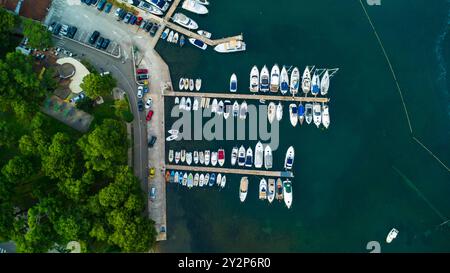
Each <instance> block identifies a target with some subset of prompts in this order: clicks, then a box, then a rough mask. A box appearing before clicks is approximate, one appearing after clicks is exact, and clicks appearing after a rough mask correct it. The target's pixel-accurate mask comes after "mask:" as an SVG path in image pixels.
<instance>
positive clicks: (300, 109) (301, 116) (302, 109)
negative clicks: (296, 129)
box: [298, 103, 305, 125]
mask: <svg viewBox="0 0 450 273" xmlns="http://www.w3.org/2000/svg"><path fill="white" fill-rule="evenodd" d="M303 120H305V106H303V104H302V103H300V104H299V105H298V121H299V122H300V125H302V124H303Z"/></svg>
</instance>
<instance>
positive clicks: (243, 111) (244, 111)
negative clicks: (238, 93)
mask: <svg viewBox="0 0 450 273" xmlns="http://www.w3.org/2000/svg"><path fill="white" fill-rule="evenodd" d="M239 118H240V119H245V118H247V103H246V102H245V100H244V101H243V102H242V103H241V108H240V110H239Z"/></svg>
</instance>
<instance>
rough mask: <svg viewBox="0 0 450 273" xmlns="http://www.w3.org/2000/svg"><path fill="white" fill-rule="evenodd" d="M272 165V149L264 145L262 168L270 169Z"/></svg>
mask: <svg viewBox="0 0 450 273" xmlns="http://www.w3.org/2000/svg"><path fill="white" fill-rule="evenodd" d="M272 164H273V157H272V149H271V148H270V145H266V148H265V149H264V168H266V169H267V170H268V169H272Z"/></svg>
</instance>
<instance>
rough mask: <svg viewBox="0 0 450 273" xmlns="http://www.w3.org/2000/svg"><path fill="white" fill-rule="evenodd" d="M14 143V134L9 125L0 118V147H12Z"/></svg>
mask: <svg viewBox="0 0 450 273" xmlns="http://www.w3.org/2000/svg"><path fill="white" fill-rule="evenodd" d="M14 144H15V136H14V134H13V131H12V130H11V126H10V125H9V124H8V123H6V121H1V120H0V147H8V148H10V147H12V146H14Z"/></svg>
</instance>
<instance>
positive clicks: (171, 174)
mask: <svg viewBox="0 0 450 273" xmlns="http://www.w3.org/2000/svg"><path fill="white" fill-rule="evenodd" d="M174 178H175V171H171V172H170V178H169V183H173V181H174Z"/></svg>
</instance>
